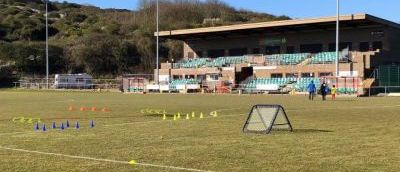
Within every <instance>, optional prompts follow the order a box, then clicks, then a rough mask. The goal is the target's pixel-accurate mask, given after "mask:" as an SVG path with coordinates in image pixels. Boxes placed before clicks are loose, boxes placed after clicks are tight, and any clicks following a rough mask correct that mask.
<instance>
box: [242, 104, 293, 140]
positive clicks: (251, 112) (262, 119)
mask: <svg viewBox="0 0 400 172" xmlns="http://www.w3.org/2000/svg"><path fill="white" fill-rule="evenodd" d="M259 107H269V108H276V111H275V114H274V116H273V119H272V121H271V125H270V126H269V127H267V124H266V122H265V120H264V118H263V117H262V116H261V114H260V113H259V112H257V114H258V115H259V117H260V119H261V121H262V122H263V124H264V126H265V128H266V131H259V132H257V131H251V130H247V129H246V128H247V125H248V124H249V120H250V117H251V115H252V114H253V112H254V110H257V111H258V108H259ZM279 110H282V112H283V115H284V117H285V119H286V121H287V123H285V124H279V125H288V126H289V131H290V132H292V131H293V127H292V124H291V123H290V121H289V118H288V117H287V115H286V112H285V109H284V108H283V107H282V106H281V105H261V104H259V105H254V106H253V107H252V108H251V110H250V112H249V115H248V116H247V119H246V123H245V124H244V126H243V129H242V132H243V133H256V134H269V133H271V131H272V129H273V126H274V125H275V120H276V117H277V116H278V113H279Z"/></svg>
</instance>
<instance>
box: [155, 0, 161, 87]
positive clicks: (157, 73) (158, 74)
mask: <svg viewBox="0 0 400 172" xmlns="http://www.w3.org/2000/svg"><path fill="white" fill-rule="evenodd" d="M159 20H160V14H159V4H158V0H157V50H156V56H157V62H156V65H157V68H156V69H157V72H156V78H155V79H156V83H157V85H160V69H159V58H160V50H159V44H160V43H159V36H160V33H159V24H160V23H159Z"/></svg>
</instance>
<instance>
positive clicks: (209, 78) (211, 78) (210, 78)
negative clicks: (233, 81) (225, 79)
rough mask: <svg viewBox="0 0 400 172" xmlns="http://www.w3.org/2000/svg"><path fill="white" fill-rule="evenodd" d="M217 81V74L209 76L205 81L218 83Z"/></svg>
mask: <svg viewBox="0 0 400 172" xmlns="http://www.w3.org/2000/svg"><path fill="white" fill-rule="evenodd" d="M218 79H219V74H210V75H209V77H208V79H207V80H209V81H218Z"/></svg>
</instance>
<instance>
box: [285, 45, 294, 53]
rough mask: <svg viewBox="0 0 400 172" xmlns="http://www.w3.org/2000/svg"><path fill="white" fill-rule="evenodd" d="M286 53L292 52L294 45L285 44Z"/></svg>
mask: <svg viewBox="0 0 400 172" xmlns="http://www.w3.org/2000/svg"><path fill="white" fill-rule="evenodd" d="M286 54H294V46H287V47H286Z"/></svg>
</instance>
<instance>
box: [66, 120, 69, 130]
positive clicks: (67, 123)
mask: <svg viewBox="0 0 400 172" xmlns="http://www.w3.org/2000/svg"><path fill="white" fill-rule="evenodd" d="M66 127H67V128H69V121H68V120H67V126H66Z"/></svg>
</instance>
